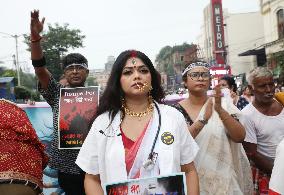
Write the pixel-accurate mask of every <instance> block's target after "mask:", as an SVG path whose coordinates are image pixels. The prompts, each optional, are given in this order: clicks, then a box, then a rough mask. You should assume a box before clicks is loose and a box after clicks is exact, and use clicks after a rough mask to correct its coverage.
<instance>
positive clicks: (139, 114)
mask: <svg viewBox="0 0 284 195" xmlns="http://www.w3.org/2000/svg"><path fill="white" fill-rule="evenodd" d="M122 109H123V111H124V113H125V114H127V115H128V116H132V117H138V120H139V121H140V120H141V118H142V117H143V116H147V115H148V114H150V113H152V111H153V110H154V105H153V103H150V104H149V106H148V107H147V108H146V110H145V111H142V112H134V111H131V110H129V109H128V108H127V107H126V105H125V103H123V104H122Z"/></svg>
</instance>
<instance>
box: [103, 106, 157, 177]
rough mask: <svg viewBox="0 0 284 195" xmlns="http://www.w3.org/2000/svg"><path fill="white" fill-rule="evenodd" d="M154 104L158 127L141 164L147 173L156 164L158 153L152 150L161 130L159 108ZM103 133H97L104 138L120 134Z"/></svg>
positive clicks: (119, 134)
mask: <svg viewBox="0 0 284 195" xmlns="http://www.w3.org/2000/svg"><path fill="white" fill-rule="evenodd" d="M154 104H155V107H156V109H157V111H158V116H159V125H158V130H157V132H156V135H155V139H154V141H153V144H152V147H151V151H150V153H149V155H148V158H147V160H145V161H144V162H143V167H144V169H146V170H148V171H149V170H151V169H153V168H154V166H155V164H156V160H157V157H158V153H155V152H154V149H155V146H156V143H157V140H158V137H159V133H160V129H161V120H162V119H161V112H160V109H159V107H158V105H157V103H156V102H154ZM105 131H106V130H105ZM105 131H103V130H99V133H101V134H103V135H104V136H106V137H116V136H121V133H120V132H119V133H118V134H116V133H113V134H106V133H105ZM112 132H114V131H112Z"/></svg>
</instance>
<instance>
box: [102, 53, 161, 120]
mask: <svg viewBox="0 0 284 195" xmlns="http://www.w3.org/2000/svg"><path fill="white" fill-rule="evenodd" d="M131 57H137V58H139V59H141V60H142V61H143V63H144V64H145V65H146V66H147V67H148V68H149V70H150V73H151V78H152V81H151V84H152V88H153V89H152V90H151V91H150V92H151V95H152V97H153V100H155V101H157V102H158V103H161V102H162V99H163V98H164V91H163V88H162V86H161V79H160V78H161V77H160V75H159V73H158V72H157V71H156V69H155V68H154V65H153V64H152V62H151V60H150V59H149V58H148V57H147V56H146V55H145V54H144V53H142V52H140V51H136V50H127V51H124V52H122V53H121V54H119V56H118V57H117V59H116V60H115V62H114V64H113V66H112V70H111V73H110V77H109V79H108V82H107V86H106V88H105V90H104V92H103V94H102V96H101V97H100V102H99V106H98V109H97V116H99V115H100V114H102V113H104V112H107V111H109V117H110V119H111V121H112V120H113V118H114V116H115V115H116V114H117V113H118V111H119V110H120V109H121V105H122V98H123V97H124V93H123V90H122V88H121V85H120V77H121V74H122V70H123V68H124V66H125V64H126V61H127V60H128V59H129V58H131Z"/></svg>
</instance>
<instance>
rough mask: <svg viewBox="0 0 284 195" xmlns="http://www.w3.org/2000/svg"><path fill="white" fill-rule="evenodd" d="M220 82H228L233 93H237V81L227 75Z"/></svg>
mask: <svg viewBox="0 0 284 195" xmlns="http://www.w3.org/2000/svg"><path fill="white" fill-rule="evenodd" d="M220 80H224V81H226V82H227V84H228V86H229V88H230V89H231V90H232V91H233V92H237V88H238V87H237V84H236V82H235V79H234V78H233V77H231V76H229V75H225V76H223V77H221V79H220Z"/></svg>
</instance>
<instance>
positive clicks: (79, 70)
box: [64, 65, 86, 73]
mask: <svg viewBox="0 0 284 195" xmlns="http://www.w3.org/2000/svg"><path fill="white" fill-rule="evenodd" d="M85 69H86V68H84V67H83V66H79V65H76V66H68V67H67V68H65V70H64V71H65V72H66V73H70V72H73V71H74V70H76V71H77V72H82V71H83V70H85Z"/></svg>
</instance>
